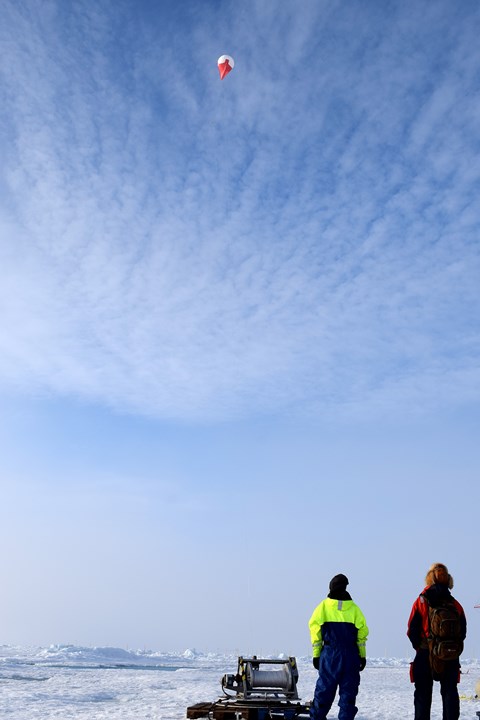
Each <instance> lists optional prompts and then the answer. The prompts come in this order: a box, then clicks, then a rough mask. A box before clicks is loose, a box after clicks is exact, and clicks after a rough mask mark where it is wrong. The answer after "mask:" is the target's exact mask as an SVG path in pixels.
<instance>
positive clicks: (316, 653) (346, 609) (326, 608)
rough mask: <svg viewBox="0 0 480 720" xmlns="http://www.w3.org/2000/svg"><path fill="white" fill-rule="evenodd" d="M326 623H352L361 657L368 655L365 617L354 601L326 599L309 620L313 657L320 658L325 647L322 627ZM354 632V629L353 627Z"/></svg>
mask: <svg viewBox="0 0 480 720" xmlns="http://www.w3.org/2000/svg"><path fill="white" fill-rule="evenodd" d="M325 623H351V625H352V626H354V627H355V628H356V638H357V646H358V652H359V655H360V657H362V658H364V657H366V655H367V648H366V641H367V637H368V627H367V623H366V621H365V617H364V615H363V613H362V611H361V610H360V608H359V607H358V605H356V604H355V603H354V602H353V600H333V599H332V598H325V600H322V602H321V603H320V605H317V607H316V608H315V610H314V611H313V613H312V617H311V618H310V620H309V623H308V626H309V628H310V637H311V640H312V654H313V657H320V653H321V651H322V647H323V642H324V639H323V636H322V626H323V625H325ZM352 630H353V627H352Z"/></svg>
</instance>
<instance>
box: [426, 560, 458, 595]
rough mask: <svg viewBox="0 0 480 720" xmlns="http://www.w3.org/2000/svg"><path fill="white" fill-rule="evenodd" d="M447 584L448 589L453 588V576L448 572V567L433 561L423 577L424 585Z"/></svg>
mask: <svg viewBox="0 0 480 720" xmlns="http://www.w3.org/2000/svg"><path fill="white" fill-rule="evenodd" d="M435 583H439V584H440V585H447V586H448V588H449V590H451V589H452V588H453V577H452V576H451V575H450V573H449V572H448V568H447V566H446V565H444V564H443V563H433V565H432V566H431V567H430V569H429V571H428V572H427V575H426V577H425V585H428V586H430V585H435Z"/></svg>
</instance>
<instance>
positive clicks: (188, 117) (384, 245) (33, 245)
mask: <svg viewBox="0 0 480 720" xmlns="http://www.w3.org/2000/svg"><path fill="white" fill-rule="evenodd" d="M374 5H376V4H372V5H368V4H364V3H349V4H348V6H346V5H344V4H342V5H341V4H338V5H336V4H333V5H331V6H330V7H328V8H327V6H326V5H323V4H322V3H304V4H303V6H302V7H298V8H297V7H296V8H294V7H293V4H292V5H291V7H284V8H282V9H281V10H278V7H277V10H276V11H275V12H273V10H274V8H273V5H272V6H270V5H269V4H268V3H265V2H248V3H242V4H241V7H238V6H233V5H232V7H231V8H230V9H229V13H227V14H225V15H220V16H219V15H218V14H216V13H215V12H214V9H215V8H214V4H213V3H212V4H210V3H204V4H202V6H203V7H202V9H201V11H200V9H199V8H198V7H197V6H196V4H194V3H192V4H190V5H189V4H188V3H187V4H186V6H185V7H183V9H182V10H178V9H177V10H175V8H174V5H173V4H172V6H171V7H170V5H169V4H168V3H167V4H166V5H165V7H164V9H163V10H159V11H158V13H159V15H158V16H156V15H155V13H154V12H152V9H151V7H149V4H148V3H142V2H140V3H138V4H137V5H136V6H135V7H136V9H135V10H134V9H132V7H130V4H129V3H110V2H101V3H91V2H88V1H84V2H78V3H75V4H72V5H71V6H68V7H67V5H66V4H63V3H60V2H50V3H47V4H45V3H40V2H28V3H22V2H15V3H13V2H10V1H9V0H6V1H5V2H4V3H3V4H2V10H1V11H0V13H1V20H2V22H1V29H0V33H1V48H2V63H1V90H0V93H1V98H0V100H1V103H2V108H3V112H2V117H1V119H0V131H1V147H0V157H1V160H2V176H1V180H0V192H1V219H0V233H1V244H0V260H1V266H0V303H1V312H2V333H1V336H0V383H1V384H2V385H3V387H4V389H6V388H11V387H12V386H13V387H17V388H20V389H21V390H22V391H29V392H30V391H32V390H33V391H36V392H38V391H48V392H54V393H61V394H65V395H76V396H79V397H82V398H86V399H89V400H93V401H97V402H103V403H106V404H108V405H112V406H115V407H118V408H121V409H123V410H128V411H135V412H141V413H146V414H152V415H156V416H160V417H176V418H195V417H204V418H215V417H231V416H235V415H239V414H245V413H250V412H252V411H254V410H255V411H260V412H270V411H272V410H279V409H286V408H289V409H292V408H295V407H296V408H298V407H300V406H301V407H302V408H304V409H308V411H312V412H318V411H319V410H321V411H324V412H328V413H332V412H337V411H339V409H342V408H343V409H345V408H346V409H347V411H348V412H356V411H361V412H362V413H368V412H378V411H384V410H386V411H388V410H389V408H391V407H392V406H393V405H394V406H395V407H397V408H399V407H401V406H402V405H403V406H404V407H405V406H408V407H410V408H411V407H414V408H421V407H424V406H426V405H427V406H428V405H431V404H433V403H438V402H440V403H443V402H446V403H452V402H466V401H467V400H472V399H473V400H478V395H479V387H480V384H479V379H480V378H479V371H478V352H479V332H478V317H479V310H480V308H479V296H478V288H477V284H478V277H479V269H480V263H479V243H478V236H479V229H480V228H479V225H480V222H479V221H480V210H479V209H478V202H477V198H478V195H479V190H480V161H479V157H480V155H479V150H480V137H479V132H478V127H479V122H478V121H479V107H480V105H479V89H480V88H479V84H480V83H479V76H478V70H477V67H478V51H477V50H476V47H477V45H476V38H477V37H478V31H479V30H480V14H479V10H478V5H477V4H476V3H473V2H472V3H470V2H465V3H462V6H461V8H460V7H459V8H454V7H452V6H451V4H450V3H442V2H440V3H436V4H435V6H426V7H425V8H423V10H422V9H421V8H418V7H417V4H416V3H409V2H407V3H405V2H403V3H391V4H390V5H389V8H388V9H387V8H384V9H381V8H378V6H377V7H374ZM422 13H427V14H428V16H429V17H428V22H425V21H422V22H420V15H421V14H422ZM225 36H228V37H229V38H230V42H231V45H232V47H227V48H226V47H224V46H223V45H221V46H220V45H219V38H221V42H224V40H223V38H224V37H225ZM227 51H228V52H231V53H232V54H234V55H235V57H236V61H237V62H236V67H235V72H234V73H232V74H231V75H230V76H229V77H228V78H227V80H225V81H224V82H223V83H220V82H219V80H218V76H217V70H216V64H215V63H216V58H217V56H218V55H219V54H221V52H227ZM266 57H273V58H276V59H277V62H275V63H271V64H269V63H268V62H265V58H266ZM183 59H185V61H183ZM259 68H261V69H262V72H260V71H259Z"/></svg>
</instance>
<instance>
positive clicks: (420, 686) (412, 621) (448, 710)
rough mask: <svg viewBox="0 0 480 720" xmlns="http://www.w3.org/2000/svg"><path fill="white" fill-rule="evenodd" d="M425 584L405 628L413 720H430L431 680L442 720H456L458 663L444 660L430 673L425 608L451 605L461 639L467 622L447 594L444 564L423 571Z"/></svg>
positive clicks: (449, 578)
mask: <svg viewBox="0 0 480 720" xmlns="http://www.w3.org/2000/svg"><path fill="white" fill-rule="evenodd" d="M425 584H426V587H425V588H424V590H423V591H422V593H421V594H420V595H419V597H418V598H417V599H416V600H415V602H414V603H413V607H412V610H411V613H410V617H409V619H408V629H407V635H408V637H409V639H410V642H411V643H412V645H413V647H414V649H415V651H416V653H415V658H414V660H413V663H412V664H411V680H412V682H414V683H415V692H414V707H415V720H430V709H431V706H432V692H433V681H434V680H438V681H439V682H440V693H441V695H442V705H443V720H458V719H459V717H460V700H459V697H458V688H457V683H458V681H459V676H460V661H459V660H447V661H446V662H445V663H444V669H443V670H442V671H441V672H440V673H436V672H433V671H432V668H431V665H430V652H429V645H428V637H429V633H430V625H429V611H428V608H429V606H430V607H438V606H439V605H441V604H442V603H444V602H445V601H447V602H448V601H450V602H453V603H454V604H455V607H456V609H457V611H458V613H459V616H460V626H461V634H462V635H463V640H464V639H465V637H466V634H467V621H466V618H465V613H464V610H463V608H462V606H461V605H460V603H459V602H458V600H455V598H454V597H453V596H452V594H451V593H450V590H451V589H452V588H453V578H452V576H451V575H450V573H449V572H448V569H447V566H446V565H443V564H442V563H434V564H433V565H432V566H431V567H430V569H429V571H428V572H427V576H426V578H425Z"/></svg>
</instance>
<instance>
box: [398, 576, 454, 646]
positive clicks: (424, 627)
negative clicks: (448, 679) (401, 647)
mask: <svg viewBox="0 0 480 720" xmlns="http://www.w3.org/2000/svg"><path fill="white" fill-rule="evenodd" d="M445 599H450V600H453V602H454V603H455V607H456V608H457V610H458V612H459V613H460V622H461V623H462V630H463V639H464V640H465V637H466V635H467V620H466V617H465V612H464V610H463V608H462V606H461V605H460V603H459V602H458V600H455V598H454V597H453V596H452V595H451V593H450V590H449V589H448V587H447V586H446V585H438V584H437V585H429V586H427V587H426V588H425V589H424V590H423V592H422V593H421V594H420V595H419V596H418V598H417V599H416V600H415V602H414V603H413V606H412V611H411V613H410V617H409V618H408V628H407V635H408V637H409V639H410V642H411V643H412V645H413V647H414V648H415V650H422V649H425V650H426V649H427V648H428V643H427V638H428V633H429V623H428V605H429V604H430V605H432V607H435V605H437V604H438V603H439V602H440V601H442V600H445Z"/></svg>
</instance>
